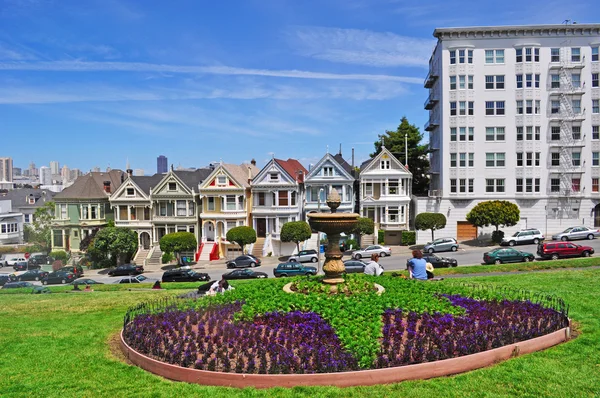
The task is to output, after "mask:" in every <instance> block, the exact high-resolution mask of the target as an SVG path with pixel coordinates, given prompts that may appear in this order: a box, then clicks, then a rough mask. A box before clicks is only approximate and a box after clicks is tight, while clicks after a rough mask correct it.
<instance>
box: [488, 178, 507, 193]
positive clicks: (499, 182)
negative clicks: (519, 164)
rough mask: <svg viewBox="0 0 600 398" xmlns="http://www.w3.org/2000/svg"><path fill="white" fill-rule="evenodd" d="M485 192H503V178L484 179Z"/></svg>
mask: <svg viewBox="0 0 600 398" xmlns="http://www.w3.org/2000/svg"><path fill="white" fill-rule="evenodd" d="M485 191H486V192H504V178H486V179H485Z"/></svg>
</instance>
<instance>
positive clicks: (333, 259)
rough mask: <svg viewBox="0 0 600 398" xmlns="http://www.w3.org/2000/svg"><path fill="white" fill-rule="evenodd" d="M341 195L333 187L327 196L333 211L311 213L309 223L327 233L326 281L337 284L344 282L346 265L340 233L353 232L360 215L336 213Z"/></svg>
mask: <svg viewBox="0 0 600 398" xmlns="http://www.w3.org/2000/svg"><path fill="white" fill-rule="evenodd" d="M341 202H342V201H341V199H340V195H339V194H338V192H337V190H336V189H332V190H331V192H330V193H329V196H327V206H329V208H330V209H331V213H309V214H308V223H309V224H310V226H311V228H312V229H314V230H317V231H320V232H324V233H326V234H327V240H328V243H327V250H326V251H325V263H324V264H323V272H325V279H323V282H324V283H328V284H330V285H337V284H338V283H343V282H344V278H342V276H343V275H344V272H345V271H346V267H345V266H344V263H343V262H342V252H341V251H340V233H342V232H351V231H352V230H353V229H354V227H355V226H356V224H357V223H358V217H359V215H358V214H356V213H336V211H337V208H338V207H339V206H340V204H341Z"/></svg>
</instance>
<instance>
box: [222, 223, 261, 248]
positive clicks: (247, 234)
mask: <svg viewBox="0 0 600 398" xmlns="http://www.w3.org/2000/svg"><path fill="white" fill-rule="evenodd" d="M227 240H228V241H230V242H235V243H237V244H238V245H240V247H241V248H242V252H243V251H244V246H246V245H248V244H250V243H254V242H256V231H255V230H254V229H252V228H251V227H245V226H241V227H234V228H231V229H230V230H229V231H227Z"/></svg>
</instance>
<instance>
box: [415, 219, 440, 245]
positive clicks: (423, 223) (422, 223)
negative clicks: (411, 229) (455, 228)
mask: <svg viewBox="0 0 600 398" xmlns="http://www.w3.org/2000/svg"><path fill="white" fill-rule="evenodd" d="M445 227H446V216H445V215H443V214H442V213H419V214H417V216H416V217H415V228H416V229H418V230H420V231H425V230H428V229H430V230H431V240H434V239H435V237H434V232H435V230H436V229H442V228H445Z"/></svg>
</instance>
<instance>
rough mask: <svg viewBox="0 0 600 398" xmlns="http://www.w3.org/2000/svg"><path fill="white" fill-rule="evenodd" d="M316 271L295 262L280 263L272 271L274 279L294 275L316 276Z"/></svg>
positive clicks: (313, 268)
mask: <svg viewBox="0 0 600 398" xmlns="http://www.w3.org/2000/svg"><path fill="white" fill-rule="evenodd" d="M316 274H317V269H316V268H315V267H312V266H310V265H304V264H301V263H298V262H296V261H292V262H287V263H281V264H279V265H278V266H277V268H275V269H274V270H273V275H275V277H277V278H279V277H286V276H296V275H316Z"/></svg>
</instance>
